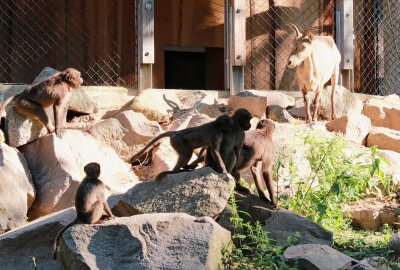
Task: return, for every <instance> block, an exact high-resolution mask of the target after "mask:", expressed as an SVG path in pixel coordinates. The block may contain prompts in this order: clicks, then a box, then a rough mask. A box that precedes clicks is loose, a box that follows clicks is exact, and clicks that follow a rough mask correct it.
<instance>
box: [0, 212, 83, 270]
mask: <svg viewBox="0 0 400 270" xmlns="http://www.w3.org/2000/svg"><path fill="white" fill-rule="evenodd" d="M75 216H76V212H75V209H74V208H69V209H66V210H64V211H60V212H57V213H55V214H52V215H49V216H46V217H43V218H40V219H37V220H35V221H33V222H30V223H28V224H26V225H24V226H22V227H20V228H17V229H14V230H12V231H10V232H7V233H5V234H2V235H0V265H1V267H0V268H1V269H13V270H36V269H46V270H61V266H60V264H59V263H57V262H56V261H55V260H53V258H52V245H51V243H52V242H53V240H54V238H55V237H56V235H57V233H58V232H59V231H60V230H61V229H62V228H63V227H64V226H65V225H67V224H68V223H70V222H71V221H72V220H74V218H75Z"/></svg>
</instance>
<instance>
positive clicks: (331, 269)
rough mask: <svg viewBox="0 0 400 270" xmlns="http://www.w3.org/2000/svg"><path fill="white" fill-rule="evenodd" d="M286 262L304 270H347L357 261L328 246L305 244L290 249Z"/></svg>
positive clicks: (284, 254)
mask: <svg viewBox="0 0 400 270" xmlns="http://www.w3.org/2000/svg"><path fill="white" fill-rule="evenodd" d="M283 258H284V260H285V261H286V262H287V263H288V264H290V265H295V264H296V266H297V267H298V268H299V269H303V270H345V269H349V268H350V267H351V266H352V265H353V264H356V263H357V261H356V260H354V259H353V258H351V257H349V256H347V255H344V254H343V253H341V252H339V251H337V250H335V249H333V248H331V247H329V246H326V245H318V244H305V245H297V246H292V247H289V248H287V249H286V250H285V252H284V253H283Z"/></svg>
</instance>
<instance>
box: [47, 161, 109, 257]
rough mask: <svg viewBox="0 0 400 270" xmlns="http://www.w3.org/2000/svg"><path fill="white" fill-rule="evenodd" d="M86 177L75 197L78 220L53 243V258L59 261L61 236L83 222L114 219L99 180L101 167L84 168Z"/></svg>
mask: <svg viewBox="0 0 400 270" xmlns="http://www.w3.org/2000/svg"><path fill="white" fill-rule="evenodd" d="M84 170H85V173H86V177H85V178H84V179H83V180H82V182H81V183H80V185H79V187H78V190H77V191H76V195H75V208H76V218H75V220H74V221H72V222H71V223H69V224H68V225H67V226H65V227H64V228H63V229H62V230H61V231H60V232H59V233H58V234H57V237H56V238H55V240H54V243H53V258H54V259H57V247H58V243H59V241H60V237H61V235H62V234H63V233H64V232H65V230H67V229H68V228H69V227H71V226H72V225H74V224H76V223H78V222H82V223H85V224H97V223H100V221H101V220H102V219H103V216H106V217H110V218H113V217H114V216H113V214H112V213H111V210H110V207H109V206H108V203H107V198H106V190H107V187H106V186H105V185H104V183H103V182H102V181H101V180H99V176H100V165H99V164H98V163H95V162H92V163H89V164H87V165H86V166H85V167H84Z"/></svg>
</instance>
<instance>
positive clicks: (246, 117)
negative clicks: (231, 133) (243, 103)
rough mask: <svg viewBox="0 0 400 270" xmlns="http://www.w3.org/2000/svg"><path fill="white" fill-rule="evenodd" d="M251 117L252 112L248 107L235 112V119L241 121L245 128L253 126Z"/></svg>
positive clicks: (240, 123)
mask: <svg viewBox="0 0 400 270" xmlns="http://www.w3.org/2000/svg"><path fill="white" fill-rule="evenodd" d="M251 118H252V115H251V113H250V112H249V111H248V110H246V109H239V110H237V111H236V112H235V113H234V114H233V119H234V121H235V122H237V123H239V125H240V126H241V127H242V129H243V130H249V129H250V128H251V124H250V120H251Z"/></svg>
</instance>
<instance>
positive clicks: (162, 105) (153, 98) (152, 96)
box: [129, 89, 180, 122]
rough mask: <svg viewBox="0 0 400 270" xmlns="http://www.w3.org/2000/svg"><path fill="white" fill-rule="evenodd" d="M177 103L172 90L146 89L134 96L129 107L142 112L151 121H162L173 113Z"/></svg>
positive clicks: (177, 105)
mask: <svg viewBox="0 0 400 270" xmlns="http://www.w3.org/2000/svg"><path fill="white" fill-rule="evenodd" d="M179 105H180V101H179V99H178V97H177V96H176V95H175V94H174V93H173V92H171V91H169V92H168V90H166V91H162V90H160V89H147V90H145V91H143V92H142V93H140V95H139V96H137V97H136V98H135V100H134V101H133V103H132V105H131V107H130V108H129V109H133V110H134V111H135V112H140V113H143V114H144V115H145V116H146V117H147V118H148V119H150V120H152V121H157V122H163V121H167V120H168V119H169V118H170V117H171V116H172V115H173V114H174V110H177V109H179V108H180V107H179Z"/></svg>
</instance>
